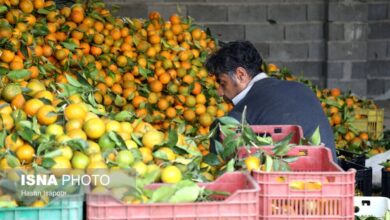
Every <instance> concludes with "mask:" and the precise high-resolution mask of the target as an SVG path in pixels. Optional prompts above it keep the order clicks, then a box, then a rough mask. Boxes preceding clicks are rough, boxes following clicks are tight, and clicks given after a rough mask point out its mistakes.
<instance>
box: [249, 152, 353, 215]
mask: <svg viewBox="0 0 390 220" xmlns="http://www.w3.org/2000/svg"><path fill="white" fill-rule="evenodd" d="M262 148H263V149H264V150H266V151H268V152H269V153H271V149H272V147H262ZM288 155H305V156H302V157H301V158H299V159H298V160H297V161H295V162H293V163H290V167H291V170H292V171H290V172H262V171H254V172H253V173H252V175H253V177H254V178H255V180H256V181H257V183H258V184H259V187H260V189H261V191H260V192H259V204H260V205H259V219H354V205H353V202H354V201H353V199H354V188H355V187H354V186H355V170H348V171H347V172H345V171H343V170H342V169H341V168H340V167H339V166H338V165H337V164H335V163H334V162H333V161H332V159H331V158H332V156H331V152H330V150H329V149H327V148H325V147H322V146H318V147H317V146H316V147H313V146H297V147H294V148H293V149H292V150H291V151H290V152H289V153H288ZM294 185H295V186H294Z"/></svg>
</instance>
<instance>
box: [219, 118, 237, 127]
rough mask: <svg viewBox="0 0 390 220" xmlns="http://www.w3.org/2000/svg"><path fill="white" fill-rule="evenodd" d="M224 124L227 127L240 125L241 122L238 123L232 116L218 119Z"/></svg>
mask: <svg viewBox="0 0 390 220" xmlns="http://www.w3.org/2000/svg"><path fill="white" fill-rule="evenodd" d="M218 120H219V121H220V122H221V123H222V124H225V125H239V124H240V122H239V121H237V119H235V118H233V117H230V116H224V117H221V118H219V119H218Z"/></svg>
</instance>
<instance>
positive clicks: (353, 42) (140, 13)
mask: <svg viewBox="0 0 390 220" xmlns="http://www.w3.org/2000/svg"><path fill="white" fill-rule="evenodd" d="M107 3H108V4H110V5H113V4H116V5H119V6H120V8H119V11H118V12H117V15H120V16H128V17H141V18H146V17H147V15H148V13H149V12H150V11H154V10H156V11H159V12H160V13H161V14H162V16H163V17H164V18H165V19H167V18H169V16H170V15H171V14H172V13H177V12H178V10H179V12H180V14H181V15H184V16H187V15H188V16H191V17H193V18H195V21H196V22H197V23H198V24H201V25H204V26H205V27H209V28H210V30H211V31H212V33H213V34H214V35H215V36H217V37H218V38H219V39H220V40H223V41H231V40H243V39H246V40H250V41H251V42H253V43H254V44H255V46H256V47H257V48H258V50H259V51H260V53H261V54H262V56H263V57H264V59H265V60H266V61H267V62H272V63H276V64H278V65H280V66H286V67H288V68H289V69H291V70H292V71H293V72H294V73H295V74H296V75H299V74H303V75H304V76H305V77H306V78H309V79H311V80H313V81H314V82H315V83H316V84H318V85H319V86H321V87H325V86H326V87H329V88H332V87H341V88H342V89H343V90H345V91H347V90H351V91H352V92H354V93H356V94H358V95H361V96H368V97H374V96H377V95H380V94H383V93H385V92H386V91H388V90H390V1H389V0H369V1H361V0H240V1H237V0H143V1H142V0H111V1H107Z"/></svg>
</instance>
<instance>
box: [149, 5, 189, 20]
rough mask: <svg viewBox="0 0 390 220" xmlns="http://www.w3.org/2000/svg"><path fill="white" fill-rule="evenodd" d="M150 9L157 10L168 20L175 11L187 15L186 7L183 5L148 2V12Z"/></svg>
mask: <svg viewBox="0 0 390 220" xmlns="http://www.w3.org/2000/svg"><path fill="white" fill-rule="evenodd" d="M152 11H158V12H159V13H160V14H161V17H162V18H163V19H165V20H168V19H169V17H170V16H171V15H172V14H175V13H176V14H181V15H187V8H186V6H185V5H166V4H148V14H149V13H150V12H152ZM179 11H180V12H179Z"/></svg>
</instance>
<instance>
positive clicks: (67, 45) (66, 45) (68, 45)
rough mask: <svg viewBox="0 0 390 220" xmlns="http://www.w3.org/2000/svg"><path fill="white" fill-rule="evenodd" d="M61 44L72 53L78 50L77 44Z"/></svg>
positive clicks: (68, 42)
mask: <svg viewBox="0 0 390 220" xmlns="http://www.w3.org/2000/svg"><path fill="white" fill-rule="evenodd" d="M60 44H61V45H62V46H64V47H65V48H67V49H69V50H71V51H74V50H75V49H76V48H77V44H75V43H74V42H72V41H64V42H61V43H60Z"/></svg>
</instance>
